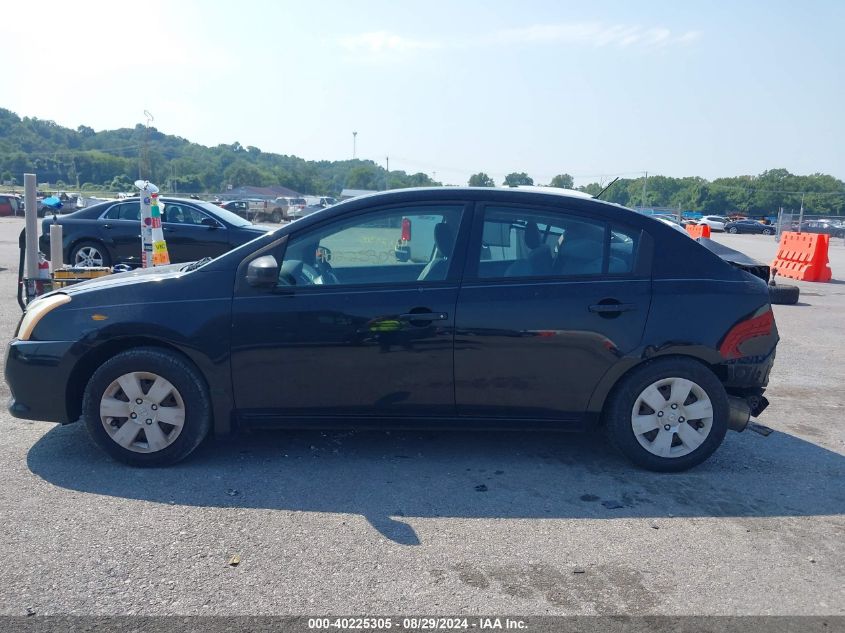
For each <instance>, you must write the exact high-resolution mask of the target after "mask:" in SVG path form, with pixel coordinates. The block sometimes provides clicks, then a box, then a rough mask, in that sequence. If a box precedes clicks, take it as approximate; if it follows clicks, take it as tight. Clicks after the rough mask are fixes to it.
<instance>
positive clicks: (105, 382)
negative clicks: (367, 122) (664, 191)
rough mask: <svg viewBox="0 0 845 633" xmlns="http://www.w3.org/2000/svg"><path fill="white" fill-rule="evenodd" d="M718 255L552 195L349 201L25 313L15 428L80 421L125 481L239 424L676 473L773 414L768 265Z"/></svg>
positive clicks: (13, 383) (14, 375) (10, 366)
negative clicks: (406, 236) (529, 436)
mask: <svg viewBox="0 0 845 633" xmlns="http://www.w3.org/2000/svg"><path fill="white" fill-rule="evenodd" d="M422 218H425V219H426V220H427V221H426V222H423V221H421V219H422ZM432 218H435V219H437V221H436V222H431V221H430V220H431V219H432ZM405 219H410V220H411V221H412V226H413V227H414V229H413V230H414V231H423V230H426V231H431V239H432V244H433V246H432V250H431V254H430V257H429V259H428V261H425V262H419V263H417V262H412V261H404V262H403V261H398V260H397V259H396V257H395V256H394V247H395V244H396V243H397V240H399V239H400V237H401V235H402V230H403V229H402V226H403V220H405ZM218 230H219V229H218ZM421 237H422V236H421ZM708 244H710V245H713V244H715V243H711V242H710V241H709V240H702V241H701V242H697V241H695V240H691V239H689V237H687V236H686V235H680V234H679V233H678V232H677V231H675V230H673V229H672V228H670V227H669V226H666V225H665V224H663V223H661V222H658V221H655V220H653V219H651V218H648V217H645V216H642V215H639V214H637V213H635V212H633V211H630V210H628V209H624V208H622V207H620V206H616V205H612V204H607V203H604V202H601V201H598V200H594V199H590V198H589V197H583V196H576V195H564V194H560V193H555V192H553V191H551V190H550V191H549V192H548V193H540V192H536V191H524V190H519V189H481V188H479V189H473V188H453V187H448V188H446V187H444V188H432V189H416V190H415V189H409V190H400V191H392V192H386V193H382V194H377V195H372V196H367V197H361V198H355V199H353V200H350V201H348V202H344V203H341V204H339V205H337V206H333V207H331V208H328V209H324V210H322V211H318V212H316V213H314V214H312V215H309V216H307V217H305V218H303V219H301V220H298V221H296V222H293V223H291V224H289V225H287V226H284V227H282V228H279V229H278V230H276V231H274V232H272V233H268V234H266V235H264V236H263V237H260V238H259V239H257V240H255V241H254V242H251V243H249V244H245V245H243V246H241V247H238V248H236V249H234V250H232V251H231V252H228V253H226V254H224V255H221V256H220V257H218V258H217V259H214V260H212V261H210V262H197V263H196V264H188V265H173V266H169V267H163V268H148V269H145V270H136V271H132V272H127V273H122V274H117V275H113V276H110V277H103V278H101V279H98V280H93V281H89V282H85V283H81V284H78V285H76V286H71V287H68V288H65V289H62V290H59V291H56V292H53V293H51V294H48V295H46V296H44V297H42V298H40V299H37V300H36V301H34V302H33V303H31V304H29V306H28V307H27V310H26V313H25V315H24V317H23V319H22V321H21V323H20V325H19V327H18V330H17V332H16V338H15V340H14V341H13V342H12V343H11V344H10V345H9V351H8V354H7V360H6V378H7V382H8V384H9V386H10V388H11V392H12V394H13V396H12V401H11V403H10V410H11V412H12V413H13V414H14V415H16V416H18V417H22V418H27V419H35V420H51V421H60V422H64V423H67V422H73V421H75V420H77V419H80V417H81V418H82V419H83V420H84V422H85V424H86V425H87V427H88V430H89V432H90V434H91V436H92V437H93V439H94V441H95V442H96V443H97V444H98V445H99V446H101V447H102V448H103V449H104V450H105V451H107V452H108V453H109V454H111V455H112V456H113V457H115V458H116V459H119V460H122V461H125V462H127V463H130V464H135V465H156V464H169V463H173V462H176V461H178V460H180V459H182V458H184V457H186V456H187V455H188V454H189V453H191V451H193V450H194V449H195V448H196V447H197V446H198V445H199V444H200V442H202V441H203V439H204V438H205V437H206V436H207V435H209V434H210V433H217V434H223V433H227V432H229V431H230V430H231V429H232V428H236V427H240V428H243V427H247V428H248V427H269V426H277V427H288V428H290V427H306V428H320V427H343V426H347V427H349V426H351V427H370V428H373V427H375V428H385V427H387V426H388V425H397V424H399V425H405V426H410V427H417V428H419V427H425V428H441V429H443V428H452V427H461V426H463V427H475V428H482V427H492V426H504V427H508V428H511V429H517V430H521V431H522V430H527V429H531V428H541V429H560V430H575V429H583V428H585V427H586V426H589V425H596V424H600V425H603V426H604V428H605V430H606V432H607V436H608V438H609V440H610V442H611V443H612V444H613V445H614V446H616V447H617V448H618V449H619V450H620V451H621V452H622V453H624V454H625V455H626V456H627V457H629V458H630V459H631V460H632V461H634V462H635V463H636V464H639V465H641V466H643V467H646V468H650V469H654V470H662V471H675V470H682V469H685V468H689V467H691V466H694V465H695V464H698V463H699V462H701V461H703V460H704V459H706V458H707V457H708V456H709V455H710V454H712V453H713V451H715V450H716V448H717V447H718V446H719V445H720V444H721V442H722V439H723V438H724V436H725V433H726V431H727V430H728V429H729V428H730V429H734V430H742V429H743V428H744V427H745V425H746V424H747V423H748V420H749V417H750V416H751V415H758V414H759V413H761V412H762V410H763V409H765V407H766V405H767V401H766V399H765V398H764V397H763V392H764V389H765V387H766V384H767V381H768V377H769V371H770V369H771V367H772V364H773V362H774V357H775V347H776V345H777V342H778V333H777V328H776V326H775V321H774V316H773V314H772V309H771V306H770V305H769V291H768V288H767V285H766V282H765V281H764V278H766V277H767V276H768V270H767V267H765V266H757V265H756V264H755V263H753V262H752V264H754V265H752V266H747V265H745V264H744V263H743V261H742V257H741V255H740V254H739V253H736V251H732V250H731V249H728V248H726V247H723V246H719V245H718V244H715V246H713V248H714V249H716V248H717V247H718V252H719V255H717V254H715V252H714V251H713V250H710V249H711V246H708ZM758 269H759V270H758ZM45 384H48V385H51V388H52V389H53V393H54V394H55V397H50V398H45V397H44V385H45Z"/></svg>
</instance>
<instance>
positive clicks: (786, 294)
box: [769, 284, 801, 306]
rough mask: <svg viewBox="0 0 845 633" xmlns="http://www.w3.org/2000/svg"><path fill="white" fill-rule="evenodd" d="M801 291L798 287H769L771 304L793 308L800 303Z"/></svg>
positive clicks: (779, 285) (780, 285)
mask: <svg viewBox="0 0 845 633" xmlns="http://www.w3.org/2000/svg"><path fill="white" fill-rule="evenodd" d="M800 296H801V289H800V288H799V287H798V286H790V285H788V284H786V285H782V284H778V285H776V286H769V303H774V304H776V305H782V306H792V305H795V304H796V303H798V298H799V297H800Z"/></svg>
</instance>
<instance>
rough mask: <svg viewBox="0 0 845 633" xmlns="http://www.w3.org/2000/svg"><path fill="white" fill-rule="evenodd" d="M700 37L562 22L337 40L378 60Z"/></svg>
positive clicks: (688, 40)
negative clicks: (438, 35) (451, 36)
mask: <svg viewBox="0 0 845 633" xmlns="http://www.w3.org/2000/svg"><path fill="white" fill-rule="evenodd" d="M700 36H701V34H700V33H699V32H698V31H687V32H685V33H682V34H680V35H676V34H675V33H673V32H672V31H671V30H670V29H667V28H664V27H651V28H644V27H641V26H637V25H630V24H605V23H602V22H562V23H556V24H533V25H530V26H524V27H519V28H510V29H501V30H498V31H493V32H491V33H486V34H482V35H476V36H469V37H465V38H460V39H456V40H418V39H413V38H409V37H405V36H403V35H399V34H396V33H391V32H388V31H373V32H368V33H361V34H358V35H350V36H346V37H343V38H341V39H340V40H338V43H339V44H340V46H342V47H343V48H345V49H346V50H347V51H349V52H351V53H355V54H365V55H369V56H373V57H378V56H384V55H389V54H394V55H396V54H399V53H408V52H411V51H415V50H433V49H445V48H481V47H487V46H511V45H523V44H545V43H552V44H554V43H558V44H570V45H578V44H580V45H586V46H595V47H606V46H616V47H619V48H627V47H631V46H641V47H644V48H646V47H656V48H662V47H666V46H673V45H688V44H691V43H693V42H695V41H696V40H698V39H699V37H700Z"/></svg>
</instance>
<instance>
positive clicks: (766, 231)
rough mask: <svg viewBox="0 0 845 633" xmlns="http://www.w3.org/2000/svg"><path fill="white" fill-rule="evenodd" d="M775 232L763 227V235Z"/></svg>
mask: <svg viewBox="0 0 845 633" xmlns="http://www.w3.org/2000/svg"><path fill="white" fill-rule="evenodd" d="M774 234H775V232H774V230H773V229H763V235H774Z"/></svg>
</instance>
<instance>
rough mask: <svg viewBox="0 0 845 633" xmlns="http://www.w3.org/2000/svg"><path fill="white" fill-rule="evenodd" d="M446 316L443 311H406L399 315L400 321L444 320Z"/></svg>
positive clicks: (447, 316)
mask: <svg viewBox="0 0 845 633" xmlns="http://www.w3.org/2000/svg"><path fill="white" fill-rule="evenodd" d="M448 318H449V315H448V314H447V313H445V312H408V313H406V314H400V315H399V319H401V320H402V321H445V320H446V319H448Z"/></svg>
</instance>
